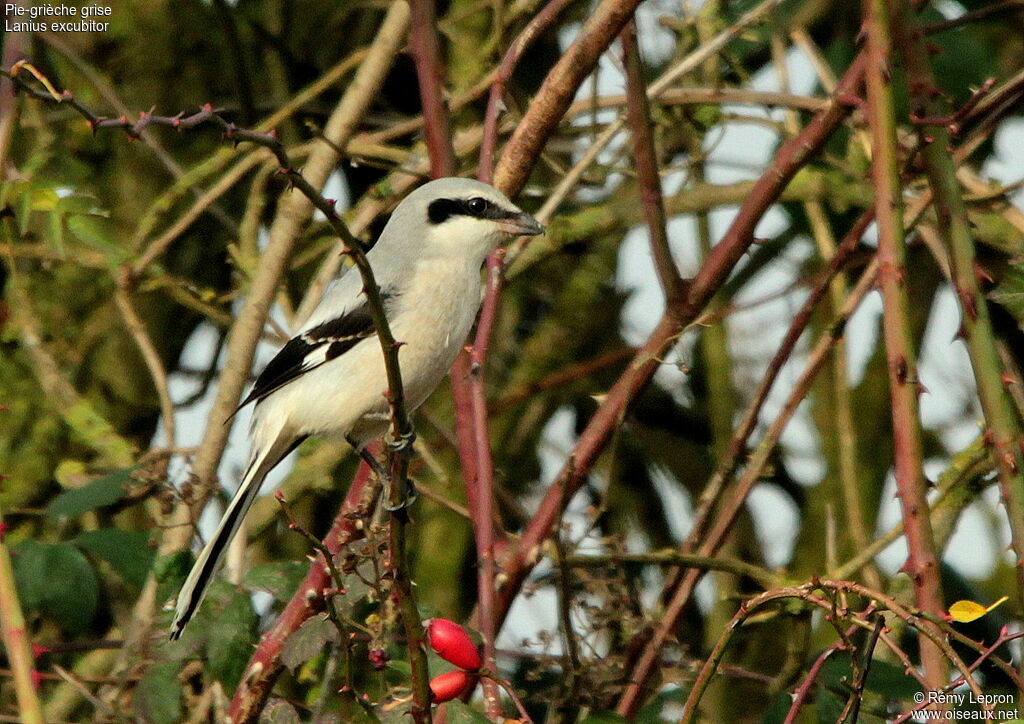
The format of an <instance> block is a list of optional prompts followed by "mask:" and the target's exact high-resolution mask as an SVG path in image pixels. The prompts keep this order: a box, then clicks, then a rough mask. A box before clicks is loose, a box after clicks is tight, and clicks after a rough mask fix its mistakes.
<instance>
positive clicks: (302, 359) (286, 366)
mask: <svg viewBox="0 0 1024 724" xmlns="http://www.w3.org/2000/svg"><path fill="white" fill-rule="evenodd" d="M393 298H394V295H391V294H386V293H382V294H381V300H382V301H383V302H384V304H385V309H386V308H387V303H388V301H389V300H391V299H393ZM375 334H377V330H376V329H375V328H374V326H373V317H372V316H370V308H369V306H368V305H367V304H366V302H365V301H364V302H363V303H362V304H361V305H359V306H358V307H356V308H354V309H351V310H349V311H348V312H346V313H345V314H343V315H342V316H340V317H335V318H334V319H329V320H327V321H326V322H322V323H320V324H318V325H317V326H315V327H313V328H311V329H308V330H306V331H305V332H303V333H302V334H300V335H298V336H295V337H292V338H291V339H290V340H288V343H287V344H286V345H285V346H284V347H282V348H281V351H279V352H278V353H277V355H275V356H274V359H272V360H270V362H269V363H268V364H267V366H266V367H264V368H263V371H262V372H261V373H260V375H259V377H257V378H256V384H255V385H253V388H252V391H250V392H249V394H248V396H247V397H246V398H245V399H244V400H242V403H241V404H240V405H239V406H238V407H237V408H236V409H235V412H238V410H241V409H242V408H243V407H245V406H246V405H248V404H249V403H250V402H259V401H260V400H262V399H263V398H265V397H267V395H269V394H270V393H272V392H274V391H275V390H279V389H281V388H282V387H284V386H285V385H287V384H288V383H289V382H292V381H293V380H296V379H298V378H299V377H301V376H302V375H304V374H306V373H307V372H309V371H310V370H314V369H316V368H317V367H319V366H320V365H322V364H323V363H324V362H328V361H330V360H332V359H335V358H337V357H340V356H341V355H343V354H344V353H345V352H347V351H348V350H350V349H352V348H353V347H355V346H356V345H357V344H359V343H360V342H361V341H363V340H364V339H367V338H369V337H372V336H374V335H375ZM232 414H234V413H232Z"/></svg>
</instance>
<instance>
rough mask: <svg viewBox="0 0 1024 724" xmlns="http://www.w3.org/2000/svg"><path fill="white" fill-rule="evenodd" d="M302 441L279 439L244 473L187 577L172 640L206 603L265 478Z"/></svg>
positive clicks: (179, 599) (179, 595) (179, 594)
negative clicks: (231, 545)
mask: <svg viewBox="0 0 1024 724" xmlns="http://www.w3.org/2000/svg"><path fill="white" fill-rule="evenodd" d="M299 442H301V440H298V441H289V442H287V443H286V444H284V445H282V444H280V443H279V442H275V444H273V445H270V446H268V448H267V450H266V451H265V452H263V453H261V454H259V457H254V458H253V459H252V461H250V463H249V467H248V468H247V469H246V471H245V475H243V476H242V484H241V485H239V486H238V490H237V491H235V495H234V497H232V498H231V502H230V503H228V507H227V510H225V511H224V516H223V517H222V518H221V519H220V525H218V526H217V532H216V533H214V534H213V537H212V538H211V539H210V541H209V542H208V543H207V544H206V547H204V548H203V551H202V553H200V554H199V558H197V559H196V562H195V564H194V565H193V566H192V570H191V571H189V574H188V578H186V579H185V583H184V584H183V585H182V587H181V591H180V592H179V593H178V604H177V607H176V608H175V610H174V622H173V623H171V632H170V635H171V639H177V638H178V637H179V636H181V632H182V631H183V630H184V628H185V625H186V624H187V623H188V622H189V621H190V620H191V619H192V616H193V615H195V612H196V610H197V609H198V608H199V604H200V603H202V601H203V597H204V596H205V595H206V590H207V589H208V588H209V587H210V582H211V581H212V580H213V574H214V573H216V572H217V567H218V566H219V565H220V561H221V559H222V558H223V557H224V554H225V553H226V552H227V549H228V546H229V545H230V544H231V539H232V538H234V537H235V533H237V532H238V526H239V525H241V523H242V519H243V518H244V517H245V514H246V513H247V512H248V511H249V508H250V507H251V506H252V503H253V501H254V500H255V499H256V495H257V494H258V493H259V490H260V485H261V484H262V483H263V479H264V478H265V477H266V476H267V473H269V472H270V471H271V470H273V469H274V466H276V465H277V464H278V463H279V462H281V460H282V459H283V458H284V457H285V456H286V455H287V454H288V453H289V452H291V451H292V450H293V449H295V447H296V445H298V443H299Z"/></svg>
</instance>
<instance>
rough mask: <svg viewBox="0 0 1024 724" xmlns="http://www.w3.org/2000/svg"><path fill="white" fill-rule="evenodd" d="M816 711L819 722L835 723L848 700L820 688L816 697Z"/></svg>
mask: <svg viewBox="0 0 1024 724" xmlns="http://www.w3.org/2000/svg"><path fill="white" fill-rule="evenodd" d="M814 704H815V706H814V711H815V712H816V713H817V715H818V724H835V722H837V721H839V717H840V716H842V713H843V709H845V708H846V700H845V699H840V698H839V697H838V696H837V695H836V694H834V693H832V692H831V691H828V690H826V689H819V690H818V696H817V697H815V699H814Z"/></svg>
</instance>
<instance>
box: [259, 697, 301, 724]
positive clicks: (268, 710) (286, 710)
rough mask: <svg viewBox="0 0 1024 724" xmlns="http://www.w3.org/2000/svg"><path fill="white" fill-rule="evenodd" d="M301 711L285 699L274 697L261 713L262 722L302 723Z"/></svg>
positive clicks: (280, 723) (261, 723) (271, 723)
mask: <svg viewBox="0 0 1024 724" xmlns="http://www.w3.org/2000/svg"><path fill="white" fill-rule="evenodd" d="M301 721H302V720H301V719H300V718H299V712H297V711H295V707H294V706H292V705H291V704H289V703H288V702H287V701H285V700H284V699H273V700H272V701H271V702H270V703H269V704H267V706H266V707H265V708H264V709H263V711H262V712H261V713H260V724H300V723H301Z"/></svg>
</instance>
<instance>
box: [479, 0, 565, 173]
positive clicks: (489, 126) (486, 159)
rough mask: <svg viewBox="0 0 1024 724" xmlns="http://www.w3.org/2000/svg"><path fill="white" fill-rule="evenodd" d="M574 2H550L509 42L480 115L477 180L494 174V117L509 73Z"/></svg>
mask: <svg viewBox="0 0 1024 724" xmlns="http://www.w3.org/2000/svg"><path fill="white" fill-rule="evenodd" d="M573 1H574V0H551V2H549V3H548V4H547V5H545V6H544V9H542V10H541V11H540V12H539V13H537V14H536V15H534V16H533V18H532V19H531V20H530V22H528V23H527V24H526V26H525V27H524V28H523V29H522V31H521V32H520V33H519V35H517V36H516V39H515V40H513V41H512V45H510V46H509V48H508V50H507V51H506V52H505V57H503V58H502V59H501V64H500V65H498V70H497V71H496V72H495V74H494V82H493V83H492V84H491V91H490V95H488V97H487V112H486V113H485V114H484V130H483V137H482V139H481V141H480V171H479V174H478V175H477V178H479V179H480V180H481V181H484V182H485V183H491V181H492V180H493V174H494V153H495V150H496V149H497V147H498V116H499V115H500V113H501V99H502V96H503V95H504V94H505V85H506V84H507V83H508V81H509V79H510V78H511V77H512V72H513V71H514V70H515V67H516V66H517V65H518V64H519V60H520V58H522V57H523V54H524V53H525V52H526V51H527V49H528V48H529V47H530V46H531V45H533V41H535V40H536V39H537V38H539V37H540V35H541V34H542V33H543V32H544V31H545V30H547V29H548V27H550V25H551V24H552V23H553V22H554V21H555V20H557V19H558V14H559V13H560V12H562V10H564V9H565V6H566V5H568V4H569V3H571V2H573Z"/></svg>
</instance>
